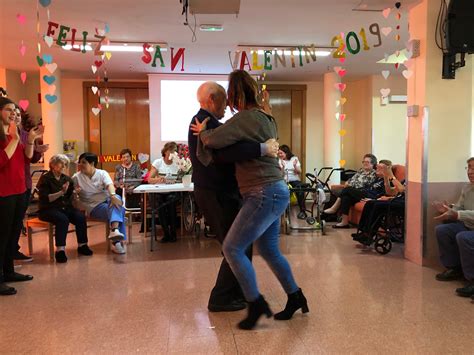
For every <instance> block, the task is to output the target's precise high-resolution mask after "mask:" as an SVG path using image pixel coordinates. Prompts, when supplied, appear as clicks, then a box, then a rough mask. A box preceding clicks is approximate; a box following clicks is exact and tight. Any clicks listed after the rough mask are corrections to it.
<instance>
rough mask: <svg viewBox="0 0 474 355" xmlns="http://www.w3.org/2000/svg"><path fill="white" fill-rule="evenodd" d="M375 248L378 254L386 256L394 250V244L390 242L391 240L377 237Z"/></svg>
mask: <svg viewBox="0 0 474 355" xmlns="http://www.w3.org/2000/svg"><path fill="white" fill-rule="evenodd" d="M374 248H375V250H376V251H377V253H379V254H382V255H385V254H388V253H389V252H390V250H392V242H391V241H390V238H386V237H378V236H377V237H376V238H375V242H374Z"/></svg>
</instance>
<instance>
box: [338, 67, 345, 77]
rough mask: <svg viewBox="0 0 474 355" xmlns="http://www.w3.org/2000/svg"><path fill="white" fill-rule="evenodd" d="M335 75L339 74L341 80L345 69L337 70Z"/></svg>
mask: <svg viewBox="0 0 474 355" xmlns="http://www.w3.org/2000/svg"><path fill="white" fill-rule="evenodd" d="M337 74H339V76H340V77H341V78H342V77H343V76H344V75H346V69H341V70H339V72H338V73H337Z"/></svg>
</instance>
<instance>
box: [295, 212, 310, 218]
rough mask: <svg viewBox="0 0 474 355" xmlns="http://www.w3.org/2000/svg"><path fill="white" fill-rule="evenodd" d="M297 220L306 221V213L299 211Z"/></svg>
mask: <svg viewBox="0 0 474 355" xmlns="http://www.w3.org/2000/svg"><path fill="white" fill-rule="evenodd" d="M297 217H298V219H306V217H308V216H307V215H306V212H305V211H301V212H300V213H298V216H297Z"/></svg>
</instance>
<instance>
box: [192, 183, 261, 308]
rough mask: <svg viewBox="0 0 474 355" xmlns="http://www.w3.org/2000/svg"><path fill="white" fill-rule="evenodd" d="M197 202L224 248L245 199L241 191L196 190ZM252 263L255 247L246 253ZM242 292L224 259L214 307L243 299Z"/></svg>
mask: <svg viewBox="0 0 474 355" xmlns="http://www.w3.org/2000/svg"><path fill="white" fill-rule="evenodd" d="M194 198H195V201H196V204H197V205H198V207H199V210H200V211H201V212H202V214H203V215H204V218H205V220H206V223H207V224H209V226H210V227H211V230H212V232H213V233H215V234H216V238H217V240H218V241H219V242H220V243H221V244H222V243H223V241H224V238H225V236H226V234H227V231H228V230H229V228H230V226H231V225H232V223H233V222H234V219H235V217H236V216H237V214H238V213H239V209H240V206H241V197H240V195H239V193H238V191H214V190H208V189H202V188H199V187H197V186H195V187H194ZM246 255H247V257H248V258H249V259H250V260H252V247H250V248H249V249H248V250H247V251H246ZM243 298H244V296H243V293H242V289H241V288H240V285H239V282H238V281H237V279H236V278H235V276H234V274H233V272H232V270H231V268H230V266H229V264H228V263H227V260H226V259H225V258H223V259H222V262H221V266H220V268H219V273H218V275H217V280H216V284H215V286H214V288H213V289H212V291H211V296H210V297H209V303H210V304H213V305H226V304H230V303H231V302H232V301H234V300H238V299H243Z"/></svg>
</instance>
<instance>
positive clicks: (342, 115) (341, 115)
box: [339, 113, 346, 122]
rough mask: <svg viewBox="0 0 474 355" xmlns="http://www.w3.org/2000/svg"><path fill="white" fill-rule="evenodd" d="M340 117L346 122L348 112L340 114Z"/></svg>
mask: <svg viewBox="0 0 474 355" xmlns="http://www.w3.org/2000/svg"><path fill="white" fill-rule="evenodd" d="M339 119H340V120H341V122H344V120H345V119H346V114H345V113H341V114H340V115H339Z"/></svg>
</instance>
